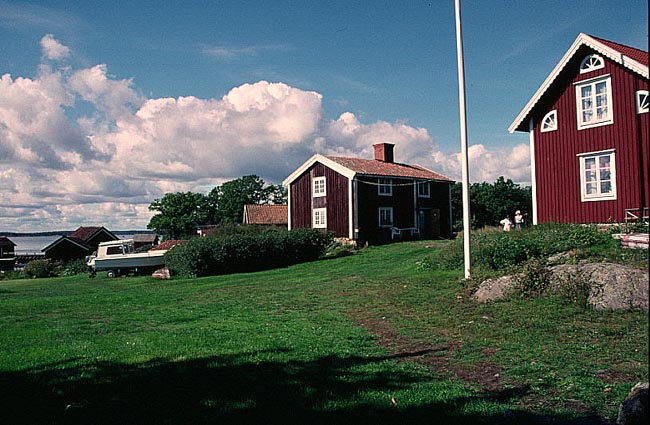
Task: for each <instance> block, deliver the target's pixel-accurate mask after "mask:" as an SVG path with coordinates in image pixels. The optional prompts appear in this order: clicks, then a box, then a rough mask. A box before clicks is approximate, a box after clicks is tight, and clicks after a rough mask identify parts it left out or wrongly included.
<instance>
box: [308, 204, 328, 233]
mask: <svg viewBox="0 0 650 425" xmlns="http://www.w3.org/2000/svg"><path fill="white" fill-rule="evenodd" d="M311 220H312V221H311V222H312V227H313V228H314V229H326V228H327V208H314V209H313V210H312V213H311Z"/></svg>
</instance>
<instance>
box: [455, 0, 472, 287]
mask: <svg viewBox="0 0 650 425" xmlns="http://www.w3.org/2000/svg"><path fill="white" fill-rule="evenodd" d="M455 9H456V51H457V53H458V101H459V110H460V156H461V158H460V162H461V166H462V173H463V175H462V179H463V250H464V258H465V279H467V278H469V277H470V269H471V265H472V261H471V256H470V219H469V217H470V211H469V164H468V158H467V119H466V117H465V113H466V108H465V65H464V62H463V29H462V26H461V19H460V0H455Z"/></svg>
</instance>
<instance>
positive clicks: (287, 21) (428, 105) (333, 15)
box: [0, 0, 648, 232]
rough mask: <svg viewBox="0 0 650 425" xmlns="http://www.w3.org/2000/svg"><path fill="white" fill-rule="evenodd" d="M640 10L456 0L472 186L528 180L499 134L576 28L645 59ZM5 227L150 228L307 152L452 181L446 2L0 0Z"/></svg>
mask: <svg viewBox="0 0 650 425" xmlns="http://www.w3.org/2000/svg"><path fill="white" fill-rule="evenodd" d="M647 16H648V5H647V2H646V1H645V0H642V1H636V0H623V1H596V0H576V1H568V2H567V1H565V0H535V1H529V0H518V1H506V0H494V1H484V0H473V1H470V0H464V1H462V22H463V43H464V58H465V80H466V89H467V94H466V96H467V128H468V143H469V160H470V170H469V174H470V180H471V181H472V182H480V181H487V182H493V181H494V180H496V179H497V178H498V177H499V176H504V177H506V178H510V179H512V180H513V181H515V182H517V183H519V184H522V185H528V184H530V180H531V178H530V154H529V150H528V135H527V133H516V134H509V133H508V131H507V128H508V126H509V125H510V123H511V122H512V121H513V120H514V119H515V117H516V116H517V115H518V113H519V112H520V110H521V109H522V108H523V107H524V105H525V104H526V103H527V102H528V100H529V99H530V98H531V97H532V95H533V94H534V93H535V91H536V90H537V88H538V87H539V86H540V85H541V83H542V82H543V81H544V79H545V78H546V76H547V75H548V74H549V73H550V72H551V71H552V69H553V67H554V66H555V65H556V64H557V62H558V61H559V60H560V58H561V57H562V56H563V55H564V53H565V52H566V51H567V50H568V49H569V47H570V46H571V44H572V43H573V41H574V40H575V38H576V37H577V36H578V34H579V33H580V32H584V33H587V34H590V35H594V36H597V37H600V38H605V39H608V40H612V41H616V42H618V43H622V44H626V45H630V46H633V47H636V48H640V49H644V50H647V49H648V20H647ZM0 39H1V40H2V42H0V231H14V232H38V231H53V230H71V229H75V228H77V227H78V226H82V225H83V226H106V227H107V228H109V229H110V230H132V229H144V228H146V225H147V223H148V222H149V219H150V218H151V216H152V214H153V213H152V212H151V211H149V210H148V206H149V205H150V204H151V202H153V201H154V200H155V199H159V198H161V197H162V196H164V194H165V193H168V192H186V191H191V192H201V193H207V192H209V191H210V189H212V188H213V187H215V186H218V185H220V184H222V183H223V182H225V181H229V180H233V179H236V178H239V177H241V176H244V175H250V174H255V175H258V176H260V177H261V178H262V179H264V181H265V182H267V183H269V184H279V183H281V182H282V180H283V179H284V178H286V177H287V176H288V175H289V174H291V173H292V172H293V171H294V170H295V169H296V168H297V167H298V166H300V165H301V164H302V163H303V162H305V161H306V160H307V159H308V158H309V157H311V156H312V155H313V154H315V153H320V154H324V155H342V156H355V157H362V158H369V159H370V158H372V145H373V144H374V143H381V142H390V143H394V144H395V159H396V161H398V162H404V163H412V164H420V165H422V166H425V167H428V168H430V169H433V170H435V171H437V172H439V173H441V174H444V175H446V176H449V177H451V178H453V179H456V180H460V179H461V169H460V162H459V157H460V130H459V118H458V117H459V110H458V109H459V108H458V104H459V101H458V76H457V62H456V33H455V17H454V1H453V0H445V1H439V0H429V1H419V0H410V1H394V0H393V1H380V0H377V1H368V0H366V1H354V0H347V1H338V0H318V1H311V0H298V1H284V0H273V1H269V0H264V1H261V0H260V1H247V0H235V1H230V0H223V1H217V0H210V1H189V2H188V1H182V2H180V1H171V0H170V1H165V2H159V1H142V0H138V1H120V0H111V1H93V0H84V1H57V0H48V1H46V2H36V1H34V2H30V1H28V2H13V1H11V2H7V1H4V0H0Z"/></svg>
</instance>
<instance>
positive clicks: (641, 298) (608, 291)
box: [549, 263, 650, 311]
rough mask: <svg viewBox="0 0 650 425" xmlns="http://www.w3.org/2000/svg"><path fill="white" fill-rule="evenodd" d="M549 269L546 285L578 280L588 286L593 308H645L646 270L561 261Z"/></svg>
mask: <svg viewBox="0 0 650 425" xmlns="http://www.w3.org/2000/svg"><path fill="white" fill-rule="evenodd" d="M549 271H550V282H549V283H550V287H551V288H554V289H558V288H560V287H561V286H562V285H566V284H571V283H575V282H576V281H580V282H583V283H585V284H586V285H588V286H589V287H590V291H589V299H588V302H589V305H591V306H592V307H593V308H594V309H595V310H631V309H642V310H645V311H648V299H649V297H650V295H649V292H648V272H647V271H642V270H638V269H634V268H632V267H628V266H624V265H621V264H613V263H582V264H578V265H572V264H561V265H558V266H553V267H551V268H550V269H549Z"/></svg>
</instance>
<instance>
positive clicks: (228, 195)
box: [210, 175, 286, 223]
mask: <svg viewBox="0 0 650 425" xmlns="http://www.w3.org/2000/svg"><path fill="white" fill-rule="evenodd" d="M213 191H216V197H217V198H218V214H217V215H218V218H219V219H220V221H222V222H225V223H241V222H242V218H243V214H244V205H246V204H270V203H274V204H279V203H284V202H285V201H286V190H285V189H284V187H282V186H280V185H277V186H276V185H270V186H266V187H265V183H264V180H262V179H261V178H260V177H259V176H256V175H250V176H244V177H240V178H238V179H235V180H231V181H228V182H226V183H224V184H222V185H221V186H218V187H216V188H215V189H213ZM210 193H212V192H210Z"/></svg>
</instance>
